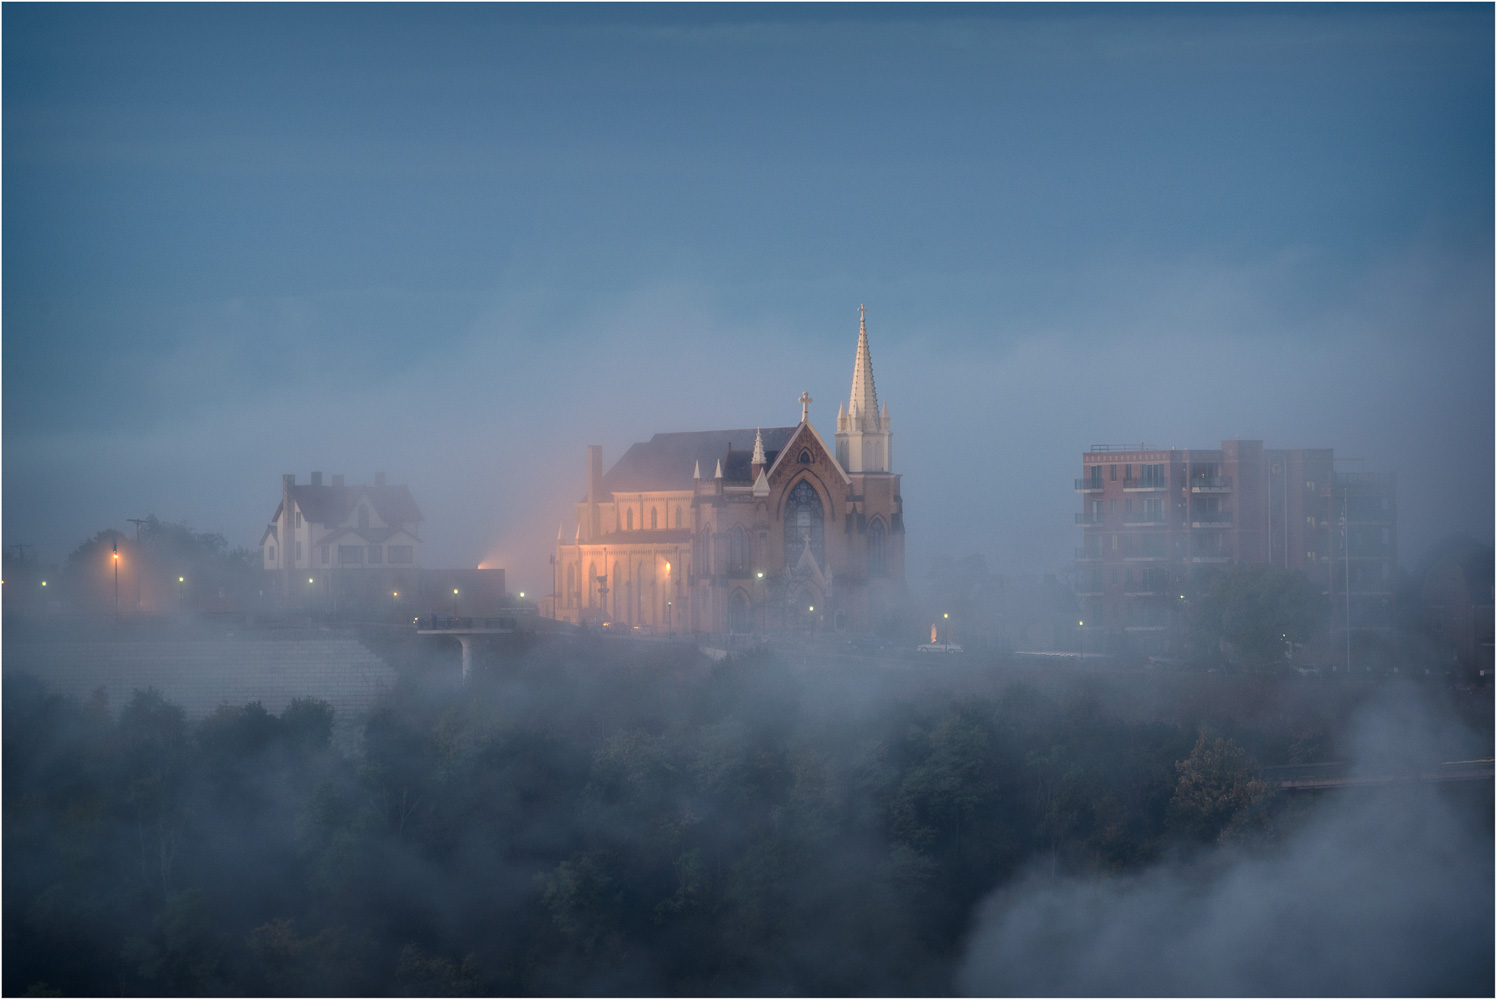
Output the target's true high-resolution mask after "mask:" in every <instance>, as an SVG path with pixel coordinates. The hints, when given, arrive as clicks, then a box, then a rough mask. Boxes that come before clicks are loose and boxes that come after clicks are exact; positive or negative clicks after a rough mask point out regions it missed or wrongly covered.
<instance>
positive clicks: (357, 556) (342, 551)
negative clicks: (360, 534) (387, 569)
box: [338, 545, 364, 566]
mask: <svg viewBox="0 0 1497 1000" xmlns="http://www.w3.org/2000/svg"><path fill="white" fill-rule="evenodd" d="M363 562H364V546H362V545H340V546H338V565H339V566H360V565H362V564H363Z"/></svg>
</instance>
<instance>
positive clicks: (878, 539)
mask: <svg viewBox="0 0 1497 1000" xmlns="http://www.w3.org/2000/svg"><path fill="white" fill-rule="evenodd" d="M885 541H886V536H885V534H884V522H883V521H880V520H877V519H874V520H873V521H872V522H870V523H869V525H868V575H869V576H883V575H884V543H885Z"/></svg>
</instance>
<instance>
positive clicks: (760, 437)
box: [749, 427, 765, 465]
mask: <svg viewBox="0 0 1497 1000" xmlns="http://www.w3.org/2000/svg"><path fill="white" fill-rule="evenodd" d="M749 461H750V462H751V463H752V464H754V465H764V464H765V462H764V434H763V433H762V432H761V431H760V429H759V428H757V427H755V428H754V456H753V458H751V459H749Z"/></svg>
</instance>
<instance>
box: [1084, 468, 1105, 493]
mask: <svg viewBox="0 0 1497 1000" xmlns="http://www.w3.org/2000/svg"><path fill="white" fill-rule="evenodd" d="M1087 468H1088V470H1089V471H1088V475H1090V476H1091V479H1092V489H1094V490H1100V489H1101V488H1102V466H1100V465H1091V466H1088V467H1087Z"/></svg>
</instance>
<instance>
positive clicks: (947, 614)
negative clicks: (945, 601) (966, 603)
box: [941, 611, 951, 646]
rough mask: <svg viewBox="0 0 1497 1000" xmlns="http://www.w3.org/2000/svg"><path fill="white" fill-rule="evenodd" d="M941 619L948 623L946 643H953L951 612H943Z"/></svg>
mask: <svg viewBox="0 0 1497 1000" xmlns="http://www.w3.org/2000/svg"><path fill="white" fill-rule="evenodd" d="M941 620H942V621H944V622H945V623H946V644H947V645H948V646H949V645H951V612H949V611H943V612H941Z"/></svg>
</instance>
